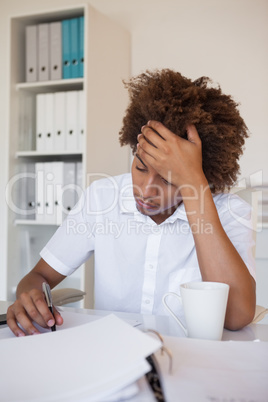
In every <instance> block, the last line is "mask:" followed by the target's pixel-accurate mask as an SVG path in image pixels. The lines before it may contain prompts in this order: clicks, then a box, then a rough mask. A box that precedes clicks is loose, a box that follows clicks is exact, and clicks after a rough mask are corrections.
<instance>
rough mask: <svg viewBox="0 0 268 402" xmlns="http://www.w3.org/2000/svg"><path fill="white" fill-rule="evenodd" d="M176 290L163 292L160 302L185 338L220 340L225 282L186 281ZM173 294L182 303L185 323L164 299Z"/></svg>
mask: <svg viewBox="0 0 268 402" xmlns="http://www.w3.org/2000/svg"><path fill="white" fill-rule="evenodd" d="M180 292H181V296H179V295H178V294H177V293H173V292H168V293H166V294H164V296H163V298H162V302H163V304H164V306H165V307H166V309H167V310H168V311H169V313H170V314H171V315H172V317H173V318H174V319H175V320H176V322H177V323H178V324H179V325H180V326H181V328H182V329H183V331H184V333H185V335H186V336H188V337H189V338H199V339H211V340H221V339H222V333H223V327H224V319H225V313H226V306H227V300H228V293H229V285H227V284H226V283H220V282H188V283H184V284H182V285H180ZM168 297H176V298H177V299H178V300H179V301H180V302H181V303H182V305H183V309H184V314H185V321H186V326H187V328H185V326H184V325H183V324H182V322H181V321H180V319H179V318H178V317H177V316H176V314H175V313H174V312H173V311H172V310H171V308H170V307H169V305H168V303H167V301H166V299H167V298H168Z"/></svg>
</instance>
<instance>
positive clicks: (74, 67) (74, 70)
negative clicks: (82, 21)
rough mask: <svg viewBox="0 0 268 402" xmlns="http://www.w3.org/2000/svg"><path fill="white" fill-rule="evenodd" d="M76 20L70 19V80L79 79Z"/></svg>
mask: <svg viewBox="0 0 268 402" xmlns="http://www.w3.org/2000/svg"><path fill="white" fill-rule="evenodd" d="M78 21H79V19H78V18H72V19H70V32H71V78H78V77H79V64H78V59H79V40H78V36H79V35H78Z"/></svg>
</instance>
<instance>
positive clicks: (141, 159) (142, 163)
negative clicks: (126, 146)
mask: <svg viewBox="0 0 268 402" xmlns="http://www.w3.org/2000/svg"><path fill="white" fill-rule="evenodd" d="M135 156H136V157H137V158H138V159H139V161H140V162H141V163H142V164H143V166H144V167H146V168H147V166H146V165H145V163H144V162H143V160H142V159H141V157H140V156H139V155H138V154H137V152H136V155H135Z"/></svg>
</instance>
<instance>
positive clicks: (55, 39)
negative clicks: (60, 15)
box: [49, 22, 62, 80]
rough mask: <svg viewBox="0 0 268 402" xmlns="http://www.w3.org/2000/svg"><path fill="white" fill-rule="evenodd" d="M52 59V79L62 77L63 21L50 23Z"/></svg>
mask: <svg viewBox="0 0 268 402" xmlns="http://www.w3.org/2000/svg"><path fill="white" fill-rule="evenodd" d="M49 27H50V46H49V48H50V49H49V50H50V60H49V72H50V79H51V80H60V79H61V78H62V38H61V22H51V23H50V25H49Z"/></svg>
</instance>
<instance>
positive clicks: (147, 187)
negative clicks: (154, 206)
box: [142, 177, 159, 198]
mask: <svg viewBox="0 0 268 402" xmlns="http://www.w3.org/2000/svg"><path fill="white" fill-rule="evenodd" d="M158 187H159V185H158V184H157V183H156V181H155V179H154V177H148V179H147V180H146V181H145V182H144V183H143V188H142V195H143V198H154V197H156V196H157V195H158V192H159V188H158Z"/></svg>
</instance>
